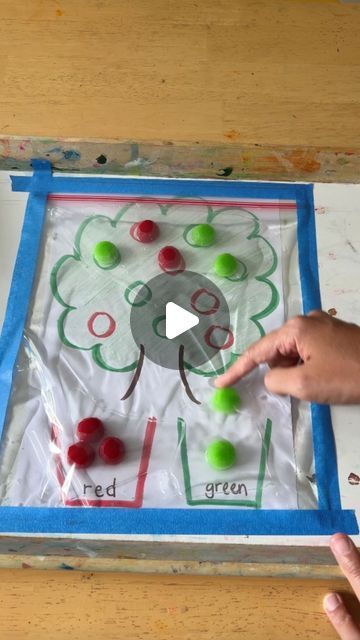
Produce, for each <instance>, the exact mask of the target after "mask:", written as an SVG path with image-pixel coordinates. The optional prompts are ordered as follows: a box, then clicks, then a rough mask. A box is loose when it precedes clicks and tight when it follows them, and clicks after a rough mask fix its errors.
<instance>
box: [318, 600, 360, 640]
mask: <svg viewBox="0 0 360 640" xmlns="http://www.w3.org/2000/svg"><path fill="white" fill-rule="evenodd" d="M324 609H325V611H326V614H327V616H328V618H329V620H330V622H331V624H332V625H333V627H334V628H335V629H336V631H337V632H338V634H339V636H340V638H341V639H342V640H360V629H359V627H358V626H357V625H356V623H355V620H353V618H352V617H351V615H350V613H349V611H348V610H347V608H346V607H345V604H344V602H343V600H342V598H341V597H340V596H339V594H338V593H328V594H327V595H326V596H325V598H324Z"/></svg>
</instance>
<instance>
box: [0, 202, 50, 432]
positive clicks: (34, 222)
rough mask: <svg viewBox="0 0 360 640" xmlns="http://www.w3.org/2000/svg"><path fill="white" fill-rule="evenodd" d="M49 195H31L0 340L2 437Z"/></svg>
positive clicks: (0, 430)
mask: <svg viewBox="0 0 360 640" xmlns="http://www.w3.org/2000/svg"><path fill="white" fill-rule="evenodd" d="M46 199H47V194H46V193H44V192H43V191H42V190H41V192H30V194H29V198H28V202H27V206H26V211H25V217H24V223H23V228H22V232H21V239H20V244H19V249H18V254H17V258H16V262H15V268H14V273H13V278H12V283H11V288H10V294H9V299H8V303H7V308H6V314H5V319H4V324H3V328H2V332H1V338H0V437H1V434H2V431H3V428H4V423H5V417H6V411H7V405H8V401H9V396H10V392H11V387H12V381H13V374H14V367H15V363H16V359H17V355H18V351H19V348H20V344H21V340H22V337H23V332H24V326H25V322H26V317H27V314H28V309H29V304H30V299H31V292H32V287H33V282H34V277H35V271H36V264H37V257H38V254H39V250H40V241H41V234H42V228H43V222H44V218H45V211H46Z"/></svg>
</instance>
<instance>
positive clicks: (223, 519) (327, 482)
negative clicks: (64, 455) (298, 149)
mask: <svg viewBox="0 0 360 640" xmlns="http://www.w3.org/2000/svg"><path fill="white" fill-rule="evenodd" d="M33 166H34V169H35V171H34V175H33V176H32V177H30V178H29V177H23V176H15V177H12V184H13V189H14V190H15V191H29V192H30V195H29V200H28V205H27V208H26V214H25V221H24V227H23V232H22V237H21V241H20V246H19V252H18V257H17V261H16V265H15V270H14V277H13V282H12V287H11V292H10V297H9V303H8V309H7V314H6V318H5V322H4V330H3V335H2V338H1V341H0V432H1V430H2V427H3V424H4V420H5V412H6V407H7V403H8V398H9V393H10V391H11V385H12V377H13V369H14V365H15V362H16V358H17V353H18V349H19V346H20V342H21V338H22V333H23V329H24V324H25V321H26V315H27V310H28V306H29V301H30V296H31V290H32V285H33V280H34V274H35V269H36V261H37V256H38V252H39V246H40V239H41V230H42V225H43V221H44V214H45V209H46V198H47V194H48V193H68V194H75V193H81V194H108V195H111V194H128V195H132V194H139V193H141V194H143V195H162V196H173V195H174V194H176V195H177V196H179V195H186V196H187V197H203V198H206V197H211V198H214V197H236V198H239V197H241V198H266V199H274V200H295V201H296V203H297V211H298V225H297V226H298V245H299V269H300V279H301V290H302V296H303V306H304V312H305V313H307V312H308V311H310V310H311V309H319V308H320V306H321V301H320V288H319V277H318V268H317V252H316V233H315V214H314V203H313V188H312V186H311V185H292V184H279V183H278V184H277V183H272V184H269V183H252V182H236V181H221V180H219V181H215V182H214V181H207V180H196V181H194V180H163V179H141V178H135V179H134V178H130V179H129V178H99V177H97V178H78V177H74V178H66V177H53V176H52V175H51V166H50V163H49V162H47V161H34V163H33ZM312 425H313V442H314V456H315V465H316V474H317V485H318V494H319V509H314V510H294V511H286V510H272V511H270V510H251V509H241V510H235V509H221V510H220V509H211V510H209V509H138V510H132V509H113V508H103V509H97V508H72V507H69V508H47V507H46V508H45V507H41V508H40V507H39V508H33V507H0V531H2V532H7V533H24V532H28V533H110V534H111V533H113V534H116V533H125V534H126V533H129V534H130V533H131V534H134V533H137V534H141V533H150V534H158V535H159V534H184V535H185V534H206V535H223V534H224V535H278V534H279V535H329V534H332V533H334V532H336V531H342V532H344V533H349V534H356V533H358V525H357V521H356V517H355V513H354V512H353V511H349V510H341V502H340V494H339V482H338V474H337V466H336V450H335V442H334V437H333V432H332V426H331V415H330V409H329V407H327V406H323V405H312Z"/></svg>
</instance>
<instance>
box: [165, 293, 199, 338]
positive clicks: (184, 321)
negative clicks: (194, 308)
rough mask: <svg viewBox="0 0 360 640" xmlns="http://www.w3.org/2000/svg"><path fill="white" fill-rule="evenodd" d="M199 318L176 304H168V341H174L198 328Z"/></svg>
mask: <svg viewBox="0 0 360 640" xmlns="http://www.w3.org/2000/svg"><path fill="white" fill-rule="evenodd" d="M197 324H199V318H198V316H196V315H195V314H194V313H190V311H186V309H183V308H182V307H180V306H179V305H178V304H176V303H175V302H168V303H167V305H166V313H165V335H166V337H167V338H168V340H173V339H174V338H177V336H181V334H182V333H185V331H188V330H189V329H192V328H193V327H196V325H197Z"/></svg>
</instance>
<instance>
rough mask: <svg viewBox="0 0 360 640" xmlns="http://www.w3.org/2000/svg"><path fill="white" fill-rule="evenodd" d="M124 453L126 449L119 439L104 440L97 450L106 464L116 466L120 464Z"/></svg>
mask: <svg viewBox="0 0 360 640" xmlns="http://www.w3.org/2000/svg"><path fill="white" fill-rule="evenodd" d="M125 453H126V448H125V445H124V443H123V441H122V440H120V438H113V437H109V438H105V440H103V441H102V443H101V445H100V449H99V454H100V457H101V458H102V459H103V461H104V462H105V463H106V464H118V463H119V462H121V461H122V460H123V459H124V457H125Z"/></svg>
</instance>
